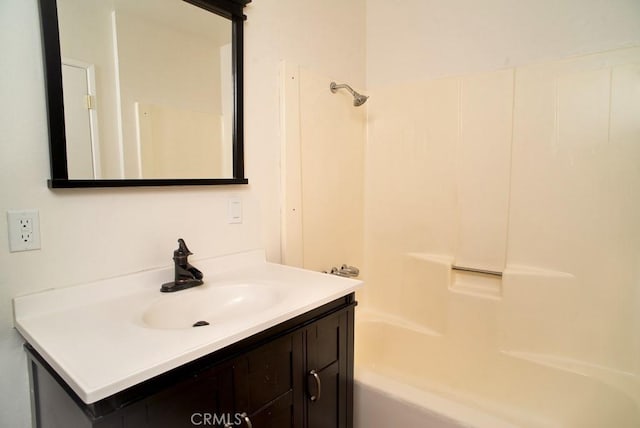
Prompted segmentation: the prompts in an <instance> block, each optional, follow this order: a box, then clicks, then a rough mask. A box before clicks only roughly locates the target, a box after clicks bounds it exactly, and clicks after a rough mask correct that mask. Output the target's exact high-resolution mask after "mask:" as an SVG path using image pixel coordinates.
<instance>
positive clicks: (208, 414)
mask: <svg viewBox="0 0 640 428" xmlns="http://www.w3.org/2000/svg"><path fill="white" fill-rule="evenodd" d="M231 381H232V372H231V367H228V368H227V369H226V370H225V369H216V370H215V371H213V370H210V371H208V372H205V373H202V374H199V375H197V376H194V377H192V378H190V379H187V380H185V381H182V382H180V383H179V384H177V385H175V386H173V387H170V388H168V389H167V390H166V391H163V392H160V393H158V394H155V395H153V396H152V397H150V398H149V399H147V400H146V417H145V419H146V425H145V426H146V427H149V428H151V427H153V428H181V427H185V428H193V427H194V426H197V425H214V426H222V425H223V423H224V422H225V421H227V420H228V419H229V418H230V414H231V413H230V412H231V409H232V399H231V398H230V397H228V394H227V391H229V390H231Z"/></svg>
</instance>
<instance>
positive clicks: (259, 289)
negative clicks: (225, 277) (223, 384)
mask: <svg viewBox="0 0 640 428" xmlns="http://www.w3.org/2000/svg"><path fill="white" fill-rule="evenodd" d="M279 294H280V293H279V292H278V290H277V288H276V287H274V286H270V285H268V284H251V283H239V284H223V285H220V284H216V285H203V286H199V287H194V288H191V289H189V290H182V291H176V292H175V293H170V294H169V293H167V294H164V295H162V296H161V297H160V298H158V299H157V300H156V301H155V302H153V303H152V304H151V305H150V306H149V307H148V308H147V310H146V311H145V312H144V314H143V315H142V321H143V323H144V324H145V325H146V326H147V327H151V328H158V329H180V328H192V327H195V326H194V324H196V323H200V324H204V323H203V322H206V323H209V324H208V325H216V324H218V325H219V324H222V323H225V322H229V321H235V320H237V319H238V318H242V317H248V316H250V315H253V314H255V313H256V312H259V311H262V310H265V309H267V308H270V307H272V306H273V305H274V304H275V303H276V302H277V301H278V298H279ZM206 327H207V324H204V325H203V326H201V328H206Z"/></svg>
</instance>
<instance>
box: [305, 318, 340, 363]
mask: <svg viewBox="0 0 640 428" xmlns="http://www.w3.org/2000/svg"><path fill="white" fill-rule="evenodd" d="M341 318H342V317H341V316H339V315H334V316H331V317H329V318H327V319H323V320H321V321H318V322H317V323H315V324H314V325H312V326H311V327H309V328H308V329H307V365H308V366H309V367H310V369H316V370H320V369H322V368H324V367H327V366H328V365H329V364H332V363H333V362H334V361H337V360H338V359H339V358H340V350H341V346H340V345H341V344H340V337H341V335H340V328H341V322H340V320H341Z"/></svg>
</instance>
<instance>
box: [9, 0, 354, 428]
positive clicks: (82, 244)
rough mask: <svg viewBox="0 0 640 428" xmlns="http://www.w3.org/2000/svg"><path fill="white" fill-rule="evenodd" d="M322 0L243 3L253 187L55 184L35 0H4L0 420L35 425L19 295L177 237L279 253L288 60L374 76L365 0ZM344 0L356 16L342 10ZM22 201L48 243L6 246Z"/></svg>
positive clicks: (125, 267)
mask: <svg viewBox="0 0 640 428" xmlns="http://www.w3.org/2000/svg"><path fill="white" fill-rule="evenodd" d="M317 3H318V2H310V1H309V2H307V1H304V2H300V1H298V0H261V1H259V2H257V1H256V2H253V3H251V4H250V5H249V7H248V8H246V9H245V13H246V14H247V16H248V20H247V22H246V24H245V28H246V31H245V68H246V69H245V94H246V99H245V150H246V155H245V165H246V174H247V177H248V178H249V183H250V184H249V185H248V186H235V187H215V188H212V187H204V188H194V187H185V188H155V189H142V188H141V189H93V190H91V189H85V190H82V189H70V190H56V191H52V190H49V189H48V188H47V187H46V179H47V178H48V176H49V159H48V145H47V144H48V143H47V142H48V135H47V124H46V114H45V98H44V77H43V71H42V60H41V56H40V54H39V52H41V45H40V31H39V21H38V10H37V1H36V0H4V1H2V2H0V44H1V50H2V52H3V54H2V55H1V56H0V371H1V372H2V373H3V376H2V377H1V378H0V426H7V427H27V426H29V419H30V411H29V396H28V384H27V371H26V370H27V369H26V364H25V359H24V355H23V350H22V347H21V345H22V341H21V340H20V338H19V337H18V335H17V334H16V332H15V330H13V328H12V311H11V298H12V297H13V296H16V295H19V294H24V293H28V292H32V291H37V290H43V289H46V288H50V287H61V286H65V285H70V284H77V283H81V282H86V281H91V280H96V279H100V278H106V277H110V276H114V275H119V274H123V273H126V272H132V271H138V270H141V269H147V268H150V267H154V266H160V265H163V266H167V265H169V264H170V263H171V254H172V251H173V249H174V248H175V245H176V239H177V238H178V237H183V238H185V239H186V241H187V242H188V243H189V246H190V249H191V250H192V251H193V252H194V253H195V256H194V257H195V258H194V260H197V258H198V257H208V256H215V255H218V254H224V253H230V252H236V251H242V250H246V249H250V248H256V247H263V248H265V249H266V250H267V256H268V258H269V259H270V260H273V261H279V258H280V184H279V183H280V138H279V132H280V126H279V113H278V111H279V109H278V98H279V67H280V61H281V60H282V59H283V58H290V59H291V60H292V61H295V62H296V63H298V64H301V65H304V66H309V67H313V69H316V70H322V71H323V72H324V73H327V74H328V75H336V76H345V79H349V80H351V81H353V82H355V83H354V84H360V85H362V84H363V82H364V79H365V78H364V49H363V46H364V16H363V14H362V13H361V12H362V10H363V8H364V1H363V0H362V1H354V2H349V4H348V5H344V4H343V2H341V1H338V0H332V1H325V2H322V7H320V5H318V4H317ZM337 9H341V10H345V11H346V12H345V14H346V16H355V17H356V18H355V19H349V20H348V19H347V18H346V16H345V17H341V16H335V14H334V13H333V11H334V10H337ZM347 21H349V25H346V23H347ZM328 23H329V24H331V25H329V24H328ZM336 23H337V24H339V25H337V26H336V25H334V24H336ZM328 28H331V30H330V31H328ZM327 42H329V43H333V46H330V45H327ZM338 42H339V43H338ZM338 45H339V46H341V48H340V49H334V47H335V46H338ZM230 196H240V197H241V198H242V200H243V204H244V206H243V216H244V219H243V223H242V224H240V225H229V224H227V223H226V209H227V200H228V198H229V197H230ZM17 208H36V209H38V210H39V211H40V222H41V235H42V249H41V250H37V251H32V252H24V253H9V252H8V244H7V242H8V241H7V225H6V213H5V212H6V210H7V209H17Z"/></svg>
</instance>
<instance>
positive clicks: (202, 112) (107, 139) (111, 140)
mask: <svg viewBox="0 0 640 428" xmlns="http://www.w3.org/2000/svg"><path fill="white" fill-rule="evenodd" d="M58 15H59V16H58V19H59V23H60V44H61V54H62V57H63V58H65V60H64V61H63V62H65V61H70V62H72V63H74V64H87V65H89V66H90V67H92V69H93V70H94V89H93V92H91V91H90V90H89V91H88V93H87V94H86V95H88V96H90V98H86V96H85V97H84V98H85V99H88V100H90V101H91V102H92V104H86V103H85V104H86V106H85V108H88V107H91V108H88V110H89V112H88V113H87V112H86V111H85V112H83V111H82V107H80V106H79V105H76V108H73V109H72V107H71V105H69V106H68V105H67V102H69V101H68V100H67V98H69V97H70V96H71V95H70V94H71V92H72V90H73V89H72V87H71V86H69V87H67V84H68V82H67V81H68V80H69V79H68V78H67V76H65V78H64V80H63V92H64V99H65V100H64V101H65V129H66V132H67V158H68V167H69V178H70V179H87V178H89V179H94V178H95V179H118V178H126V179H140V178H145V179H147V178H170V179H172V178H212V177H213V178H228V177H232V176H233V170H232V165H233V150H232V144H233V143H232V142H233V133H232V126H233V105H234V103H233V77H232V67H231V49H230V46H231V21H229V20H227V19H225V18H222V17H220V16H218V15H215V14H213V13H211V12H208V11H205V10H203V9H200V8H198V7H195V6H193V5H191V4H189V3H186V2H184V1H182V0H152V1H151V0H137V1H135V2H131V1H126V0H109V1H104V0H58ZM65 74H69V73H67V72H66V71H65ZM76 74H78V73H76ZM69 85H70V84H69ZM75 87H76V89H75V90H73V91H74V95H73V97H76V98H77V97H78V96H82V94H79V93H76V92H77V91H78V90H80V88H81V85H80V84H76V85H75ZM72 110H73V115H71V112H72ZM67 113H69V114H67ZM87 115H88V116H89V117H90V118H91V117H93V121H91V119H90V120H89V131H90V132H89V139H88V141H87V138H86V134H87V133H86V125H85V124H84V122H83V119H82V118H85V117H86V116H87ZM91 115H93V116H91ZM76 134H77V135H78V136H79V137H75V135H76ZM72 135H74V137H73V138H70V137H71V136H72ZM80 136H82V138H81V137H80ZM98 142H99V144H98Z"/></svg>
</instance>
